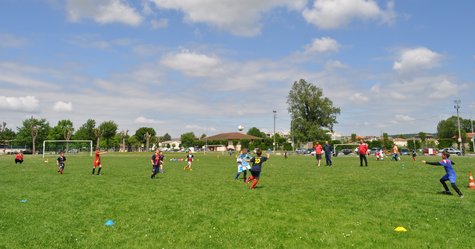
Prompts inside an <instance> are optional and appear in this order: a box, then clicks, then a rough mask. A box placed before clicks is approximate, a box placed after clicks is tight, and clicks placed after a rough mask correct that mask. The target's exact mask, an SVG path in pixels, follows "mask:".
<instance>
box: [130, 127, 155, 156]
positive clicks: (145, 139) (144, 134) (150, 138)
mask: <svg viewBox="0 0 475 249" xmlns="http://www.w3.org/2000/svg"><path fill="white" fill-rule="evenodd" d="M155 135H157V133H156V132H155V129H153V128H151V127H140V128H139V129H138V130H137V131H136V132H135V137H137V139H138V140H139V141H140V142H142V143H143V144H145V151H149V150H150V142H152V143H153V142H154V141H155V140H156V139H155Z"/></svg>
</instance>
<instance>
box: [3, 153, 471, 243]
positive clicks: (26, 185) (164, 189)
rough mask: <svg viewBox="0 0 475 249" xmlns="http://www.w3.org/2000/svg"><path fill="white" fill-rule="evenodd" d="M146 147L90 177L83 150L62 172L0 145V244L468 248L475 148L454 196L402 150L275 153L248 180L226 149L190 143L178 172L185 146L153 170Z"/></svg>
mask: <svg viewBox="0 0 475 249" xmlns="http://www.w3.org/2000/svg"><path fill="white" fill-rule="evenodd" d="M150 156H151V154H134V153H129V154H119V153H116V154H114V153H110V154H106V155H103V156H102V163H103V166H104V167H103V173H104V175H102V176H94V177H92V176H91V175H90V173H91V169H92V168H91V167H92V161H93V159H92V158H90V157H87V156H69V157H68V161H67V165H66V168H65V171H64V175H58V173H57V172H56V166H55V164H54V159H55V158H50V162H49V163H44V162H43V160H42V158H41V157H32V156H27V157H26V161H25V163H24V164H23V165H15V164H14V163H13V160H14V157H13V156H0V176H1V177H0V248H117V247H118V248H474V247H475V239H474V234H475V226H474V224H473V223H474V219H473V217H474V216H475V203H474V201H473V200H474V199H475V190H472V191H470V190H469V189H467V188H466V186H467V184H468V172H469V171H471V170H474V168H473V164H474V163H473V161H474V159H473V158H469V157H454V158H452V159H453V160H454V161H455V162H456V163H457V164H456V167H455V168H456V172H457V174H458V180H457V183H458V186H459V188H460V189H461V190H462V192H463V193H464V194H465V198H464V199H460V198H458V197H457V196H456V195H455V196H445V195H440V194H437V192H438V191H441V190H442V187H441V185H440V183H439V178H440V177H441V176H442V175H443V174H444V173H445V172H444V170H443V168H442V167H434V166H428V165H422V164H421V163H413V162H412V161H411V160H410V157H403V160H402V161H399V162H394V161H389V160H386V161H383V162H381V161H379V162H378V161H375V160H374V157H370V158H369V164H370V165H369V167H367V168H365V167H363V168H361V167H359V160H358V158H356V157H338V158H334V167H332V168H328V167H320V168H317V167H316V166H315V161H314V158H313V157H307V156H292V157H290V158H289V159H288V160H285V159H284V158H283V157H279V156H275V157H273V158H271V160H270V161H268V162H266V163H265V164H264V167H263V172H262V175H261V182H260V183H259V185H258V188H257V189H255V190H252V191H251V190H249V189H248V188H247V187H248V186H247V185H245V184H244V183H242V182H241V181H235V180H233V177H234V175H235V173H236V169H237V167H236V165H235V157H234V156H233V157H229V156H226V155H220V154H207V155H206V156H205V155H203V154H195V159H196V160H195V162H194V170H193V171H186V172H185V171H183V169H182V168H183V166H184V162H170V161H168V159H170V158H171V157H184V154H175V155H173V154H168V155H166V156H167V158H166V159H167V160H166V161H167V162H166V165H165V168H166V173H165V174H160V175H158V179H155V180H151V179H150V178H149V176H150V171H151V166H150ZM420 159H422V157H419V158H418V160H420ZM426 159H427V160H431V161H438V160H439V157H430V158H426ZM474 173H475V172H474ZM21 200H27V202H26V203H22V202H20V201H21ZM109 219H112V220H113V221H114V222H115V225H114V226H111V227H108V226H105V225H104V223H105V222H106V221H107V220H109ZM397 226H404V227H405V228H407V229H408V231H407V232H405V233H398V232H395V231H394V228H395V227H397Z"/></svg>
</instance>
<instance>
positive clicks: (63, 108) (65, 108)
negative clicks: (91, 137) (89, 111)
mask: <svg viewBox="0 0 475 249" xmlns="http://www.w3.org/2000/svg"><path fill="white" fill-rule="evenodd" d="M53 110H55V111H57V112H71V111H72V110H73V103H71V102H63V101H57V102H56V103H54V106H53Z"/></svg>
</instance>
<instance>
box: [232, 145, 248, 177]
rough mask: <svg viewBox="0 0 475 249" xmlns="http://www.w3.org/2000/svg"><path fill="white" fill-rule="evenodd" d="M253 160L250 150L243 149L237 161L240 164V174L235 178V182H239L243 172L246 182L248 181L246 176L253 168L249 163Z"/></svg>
mask: <svg viewBox="0 0 475 249" xmlns="http://www.w3.org/2000/svg"><path fill="white" fill-rule="evenodd" d="M250 160H251V155H250V154H249V150H246V149H243V150H241V153H239V156H238V158H237V160H236V162H237V164H238V172H237V174H236V176H235V177H234V180H237V179H238V178H239V175H241V172H243V173H244V177H243V179H244V181H246V179H247V178H246V175H247V170H248V169H251V166H250V165H249V161H250Z"/></svg>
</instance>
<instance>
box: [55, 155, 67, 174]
mask: <svg viewBox="0 0 475 249" xmlns="http://www.w3.org/2000/svg"><path fill="white" fill-rule="evenodd" d="M65 162H66V157H65V156H64V152H62V151H61V152H60V153H59V157H58V159H56V165H58V172H59V173H60V174H61V175H62V174H63V170H64V166H65Z"/></svg>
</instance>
